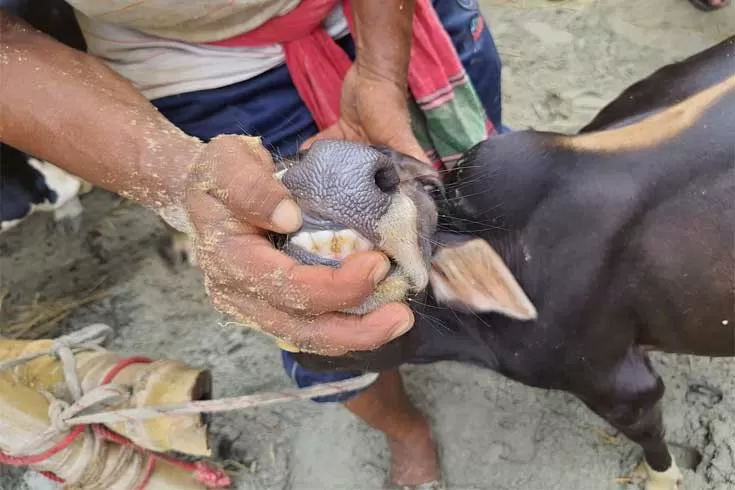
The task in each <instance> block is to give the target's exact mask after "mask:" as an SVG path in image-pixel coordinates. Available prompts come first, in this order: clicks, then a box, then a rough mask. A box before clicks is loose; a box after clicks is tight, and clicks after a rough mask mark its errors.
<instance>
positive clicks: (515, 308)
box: [429, 235, 537, 320]
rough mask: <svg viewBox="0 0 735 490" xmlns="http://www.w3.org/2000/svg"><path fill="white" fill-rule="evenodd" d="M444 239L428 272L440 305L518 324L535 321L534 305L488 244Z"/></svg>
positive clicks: (467, 240) (472, 240) (482, 241)
mask: <svg viewBox="0 0 735 490" xmlns="http://www.w3.org/2000/svg"><path fill="white" fill-rule="evenodd" d="M443 238H445V239H444V240H440V243H441V245H440V246H439V247H438V249H437V251H436V252H435V254H434V256H433V258H432V262H431V270H430V272H429V282H430V283H431V287H432V289H433V291H434V297H435V298H436V300H437V301H438V302H439V303H440V304H446V305H447V306H450V307H453V308H459V309H466V310H470V311H474V312H478V313H489V312H494V313H499V314H502V315H505V316H508V317H511V318H515V319H517V320H534V319H536V317H537V312H536V308H535V307H534V305H533V303H531V300H530V299H529V298H528V296H526V293H525V292H524V291H523V288H521V285H520V284H519V283H518V281H517V280H516V278H515V277H513V273H511V271H510V269H508V266H506V265H505V262H504V261H503V259H502V258H501V257H500V255H498V253H497V252H496V251H495V250H493V248H492V247H491V246H490V244H488V243H487V242H486V241H485V240H482V239H480V238H474V237H470V238H466V237H462V238H458V237H457V236H456V235H455V236H454V237H453V238H451V239H449V240H447V239H446V238H447V237H446V236H445V237H443Z"/></svg>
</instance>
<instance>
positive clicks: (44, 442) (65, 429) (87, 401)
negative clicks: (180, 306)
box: [0, 324, 378, 490]
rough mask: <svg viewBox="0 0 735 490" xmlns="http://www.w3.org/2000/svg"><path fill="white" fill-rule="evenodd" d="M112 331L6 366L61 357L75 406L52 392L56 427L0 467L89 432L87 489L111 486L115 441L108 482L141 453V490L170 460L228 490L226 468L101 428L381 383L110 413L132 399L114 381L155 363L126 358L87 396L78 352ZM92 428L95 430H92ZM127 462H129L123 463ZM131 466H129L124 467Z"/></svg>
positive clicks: (97, 327) (31, 459) (79, 335)
mask: <svg viewBox="0 0 735 490" xmlns="http://www.w3.org/2000/svg"><path fill="white" fill-rule="evenodd" d="M111 333H112V329H111V328H110V327H109V326H107V325H103V324H93V325H90V326H88V327H86V328H84V329H81V330H78V331H76V332H73V333H71V334H69V335H65V336H62V337H59V338H58V339H56V340H54V341H53V343H52V345H51V347H50V348H49V349H48V350H46V351H42V352H35V353H31V354H27V355H23V356H20V357H17V358H15V359H10V360H6V361H1V362H0V372H2V371H5V370H9V369H13V368H15V367H17V366H20V365H22V364H24V363H26V362H30V361H32V360H34V359H38V358H39V357H43V356H52V357H56V358H57V359H59V361H60V363H61V365H62V369H63V372H64V378H65V380H66V384H67V386H68V389H69V393H70V395H71V397H72V400H73V403H71V404H69V403H67V402H65V401H64V400H59V399H57V398H55V397H53V396H52V395H51V394H49V393H44V395H45V396H46V397H47V398H48V400H49V419H50V421H51V423H50V427H49V428H48V429H47V430H46V431H44V432H43V433H42V434H40V435H39V436H37V437H36V438H34V439H33V440H31V441H29V442H28V443H26V444H24V445H23V447H22V448H21V449H20V450H18V451H16V452H17V453H18V455H9V454H5V453H3V452H2V451H0V463H4V464H8V465H14V466H29V465H34V464H38V463H40V462H42V461H45V460H47V459H48V458H50V457H52V456H54V455H55V454H57V453H59V452H60V451H63V450H64V449H66V448H67V447H69V445H70V444H72V443H73V442H74V441H75V440H76V439H77V438H78V437H79V436H80V435H82V434H85V433H86V434H88V435H90V436H91V437H94V439H93V445H92V446H91V448H89V449H88V451H87V455H88V459H87V461H86V462H85V464H84V465H83V470H82V471H81V474H80V475H79V476H78V477H77V478H75V480H76V481H75V483H77V484H79V483H87V482H89V485H90V486H86V487H85V486H84V485H82V487H83V488H88V489H89V490H92V489H93V488H106V487H105V486H100V485H102V483H103V482H100V481H99V476H100V475H101V472H102V470H103V469H104V468H103V467H102V465H101V461H102V458H101V457H100V456H101V455H102V454H101V453H102V452H103V451H104V450H105V449H104V448H105V445H104V444H102V443H101V441H110V442H113V443H116V444H119V445H121V446H122V447H123V448H125V449H127V451H126V452H125V454H121V458H120V461H118V464H116V465H115V467H114V468H113V471H111V472H110V474H109V475H108V477H107V478H106V480H108V481H114V480H113V479H112V476H115V477H119V475H120V472H122V471H123V470H124V469H125V468H126V466H127V462H129V459H128V458H130V457H132V456H133V455H134V452H135V451H137V452H139V453H142V454H143V455H145V456H147V461H146V465H145V467H144V468H143V470H142V472H141V474H140V475H139V478H138V480H137V481H138V483H137V485H136V487H135V490H143V489H144V488H145V486H146V484H147V483H148V481H149V480H150V478H151V475H152V474H153V470H154V468H155V462H156V461H159V460H160V461H165V462H167V463H169V464H172V465H175V466H177V467H179V468H182V469H184V470H187V471H190V472H191V473H192V474H193V476H194V478H195V479H196V480H197V481H199V482H200V483H202V484H204V485H206V486H207V487H209V488H223V487H228V486H229V485H230V478H229V477H228V476H227V475H226V474H225V473H224V472H223V471H222V470H221V469H220V468H216V467H213V466H211V465H209V464H207V463H206V462H203V461H200V462H196V463H188V462H185V461H181V460H178V459H176V458H173V457H170V456H166V455H163V454H159V453H154V452H152V451H149V450H147V449H144V448H141V447H139V446H137V445H136V444H134V443H133V442H132V441H130V440H129V439H127V438H125V437H123V436H121V435H119V434H117V433H115V432H112V431H111V430H109V429H107V428H106V427H104V426H103V425H101V424H111V423H115V422H130V421H135V420H149V419H153V418H158V417H171V416H180V415H191V414H199V413H215V412H225V411H231V410H238V409H244V408H252V407H257V406H266V405H273V404H276V403H284V402H289V401H298V400H307V399H311V398H315V397H320V396H327V395H333V394H337V393H343V392H346V391H352V390H359V389H362V388H364V387H366V386H369V385H370V384H372V383H373V382H374V381H375V379H377V377H378V374H377V373H367V374H364V375H362V376H359V377H357V378H352V379H347V380H343V381H336V382H331V383H323V384H320V385H316V386H311V387H307V388H298V389H290V390H283V391H275V392H265V393H256V394H253V395H245V396H240V397H231V398H222V399H219V400H206V401H189V402H184V403H174V404H168V405H159V406H153V407H139V408H131V409H123V410H114V411H104V410H103V409H105V408H108V407H109V406H111V405H112V406H115V405H120V404H122V403H124V402H125V401H127V400H128V399H129V398H130V396H131V390H130V388H129V387H125V386H119V385H113V384H110V382H111V381H112V380H113V379H114V378H115V377H116V376H117V375H118V374H119V373H120V371H122V370H123V369H125V368H126V367H127V366H129V365H131V364H135V363H147V362H151V361H150V359H147V358H145V357H129V358H125V359H122V360H121V361H119V362H118V363H117V364H116V365H115V366H113V367H112V369H110V370H109V371H108V372H107V373H106V374H105V376H104V377H103V379H102V381H101V383H100V386H98V387H96V388H93V389H91V390H89V391H88V392H86V393H84V392H83V390H82V386H81V383H80V381H79V378H78V376H77V372H76V359H75V356H74V354H75V353H76V352H78V351H80V350H101V349H102V348H101V347H100V346H101V344H103V343H104V342H105V341H106V340H107V339H108V338H109V336H110V335H111ZM90 426H91V427H90ZM64 433H66V435H65V436H64V437H63V438H62V439H61V441H59V442H57V443H56V444H54V445H53V446H52V447H51V448H49V449H47V450H45V451H42V452H39V451H38V449H37V448H39V447H47V446H48V444H49V443H50V442H51V441H52V440H55V439H57V438H58V436H60V435H61V434H64ZM123 460H124V461H123ZM123 462H125V463H126V464H123ZM42 474H43V475H45V476H47V477H48V478H50V479H52V480H54V481H57V482H63V481H64V480H63V479H61V478H59V477H58V476H56V475H54V474H53V473H50V472H42Z"/></svg>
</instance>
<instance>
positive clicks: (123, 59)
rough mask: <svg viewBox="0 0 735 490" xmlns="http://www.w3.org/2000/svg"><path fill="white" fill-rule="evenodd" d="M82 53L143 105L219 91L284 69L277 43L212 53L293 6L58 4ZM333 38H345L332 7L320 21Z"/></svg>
mask: <svg viewBox="0 0 735 490" xmlns="http://www.w3.org/2000/svg"><path fill="white" fill-rule="evenodd" d="M66 1H67V2H68V3H69V4H70V5H71V6H72V7H74V9H75V12H76V16H77V20H78V21H79V26H80V28H81V31H82V34H83V35H84V38H85V41H86V42H87V49H88V52H89V53H90V54H92V55H94V56H96V57H98V58H100V59H101V60H102V61H103V62H105V63H106V64H107V65H108V66H109V67H110V68H111V69H112V70H114V71H116V72H118V73H120V74H121V75H122V76H124V77H126V78H127V79H129V80H130V81H131V82H132V83H133V84H134V85H135V86H136V87H137V88H138V89H139V90H140V91H141V92H142V93H143V95H144V96H146V97H147V98H148V99H155V98H159V97H164V96H167V95H175V94H181V93H184V92H191V91H195V90H205V89H212V88H217V87H223V86H226V85H230V84H233V83H237V82H241V81H243V80H248V79H250V78H253V77H255V76H258V75H260V74H262V73H264V72H266V71H268V70H270V69H271V68H274V67H276V66H278V65H280V64H282V63H283V62H284V54H283V49H282V47H281V46H280V45H279V44H273V45H270V46H262V47H237V48H232V47H219V46H209V45H204V44H199V43H201V42H204V41H207V42H209V41H215V40H222V39H228V38H230V37H233V36H236V35H238V34H242V33H244V32H248V31H250V30H252V29H255V28H257V27H259V26H260V25H262V24H264V23H265V22H267V21H268V20H269V19H271V18H273V17H275V16H279V15H284V14H286V13H288V12H290V11H291V10H293V9H294V8H295V7H296V6H297V5H298V4H299V2H300V0H66ZM324 27H325V29H326V31H327V32H328V33H329V35H330V36H332V38H334V39H338V38H340V37H343V36H345V35H347V34H348V33H349V29H348V26H347V21H346V19H345V17H344V13H343V12H342V7H341V5H340V3H339V2H337V3H336V6H335V7H334V9H333V10H332V12H331V13H330V15H329V16H328V17H327V18H326V19H325V21H324Z"/></svg>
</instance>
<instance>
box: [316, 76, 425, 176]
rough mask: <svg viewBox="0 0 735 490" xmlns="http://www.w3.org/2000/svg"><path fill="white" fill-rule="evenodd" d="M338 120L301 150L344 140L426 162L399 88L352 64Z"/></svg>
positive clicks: (389, 81) (404, 98) (402, 93)
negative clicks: (326, 141)
mask: <svg viewBox="0 0 735 490" xmlns="http://www.w3.org/2000/svg"><path fill="white" fill-rule="evenodd" d="M340 116H341V117H340V119H339V120H338V121H337V122H336V123H335V124H334V125H332V126H330V127H329V128H327V129H325V130H324V131H321V132H320V133H319V134H317V135H316V136H314V137H312V138H310V139H308V140H307V141H306V142H305V143H304V144H303V145H302V148H308V147H309V146H311V144H312V143H313V142H314V141H316V140H318V139H347V140H352V141H360V142H363V143H372V144H377V145H385V146H388V147H390V148H391V149H393V150H395V151H399V152H401V153H405V154H407V155H410V156H412V157H414V158H416V159H418V160H421V161H425V162H428V159H427V158H426V154H425V153H424V151H423V149H422V148H421V146H420V145H419V143H418V141H416V138H415V136H414V134H413V131H412V129H411V118H410V115H409V112H408V101H407V91H406V88H405V87H404V85H403V84H400V83H399V82H396V81H393V80H390V79H389V78H385V77H383V76H381V75H379V74H377V73H373V71H372V70H371V69H370V68H368V67H364V66H361V65H359V64H357V63H355V64H353V65H352V66H351V67H350V69H349V71H348V72H347V75H346V76H345V80H344V84H343V86H342V100H341V114H340Z"/></svg>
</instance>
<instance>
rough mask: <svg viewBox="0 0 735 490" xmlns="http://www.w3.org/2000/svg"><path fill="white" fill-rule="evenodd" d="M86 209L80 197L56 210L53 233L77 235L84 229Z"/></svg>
mask: <svg viewBox="0 0 735 490" xmlns="http://www.w3.org/2000/svg"><path fill="white" fill-rule="evenodd" d="M83 214H84V208H83V207H82V203H81V201H80V200H79V197H74V198H72V199H70V200H69V201H68V202H66V203H64V204H63V205H61V206H59V207H58V208H57V209H54V219H53V222H52V223H53V224H52V226H51V231H52V232H56V233H60V234H62V235H67V236H68V235H75V234H77V233H79V231H80V230H81V229H82V222H83Z"/></svg>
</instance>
